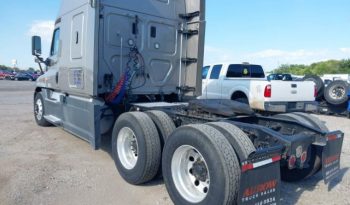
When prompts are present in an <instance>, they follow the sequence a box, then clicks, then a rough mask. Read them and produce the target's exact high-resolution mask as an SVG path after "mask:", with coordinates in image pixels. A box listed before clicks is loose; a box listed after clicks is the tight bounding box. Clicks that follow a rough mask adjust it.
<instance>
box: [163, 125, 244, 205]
mask: <svg viewBox="0 0 350 205" xmlns="http://www.w3.org/2000/svg"><path fill="white" fill-rule="evenodd" d="M162 163H163V177H164V182H165V185H166V188H167V190H168V193H169V195H170V197H171V199H172V201H173V202H174V204H181V205H193V204H196V205H212V204H217V205H226V204H227V205H228V204H234V202H235V201H236V199H237V195H238V190H239V182H240V172H241V170H240V166H239V162H238V159H237V156H236V154H235V152H234V150H233V148H232V147H231V146H230V144H229V142H228V141H227V139H226V138H225V136H223V134H221V133H220V132H219V131H217V130H216V129H214V128H213V127H210V126H208V125H188V126H183V127H180V128H178V129H176V130H175V131H174V132H173V134H172V135H170V137H169V138H168V140H167V141H166V143H165V146H164V151H163V158H162Z"/></svg>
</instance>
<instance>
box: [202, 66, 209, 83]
mask: <svg viewBox="0 0 350 205" xmlns="http://www.w3.org/2000/svg"><path fill="white" fill-rule="evenodd" d="M209 69H210V66H205V67H204V68H203V69H202V80H205V79H207V76H208V72H209Z"/></svg>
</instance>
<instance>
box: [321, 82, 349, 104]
mask: <svg viewBox="0 0 350 205" xmlns="http://www.w3.org/2000/svg"><path fill="white" fill-rule="evenodd" d="M348 90H349V85H348V84H347V83H346V82H344V81H341V80H336V81H333V82H331V83H330V84H329V85H328V86H327V87H326V89H325V91H324V98H325V99H326V101H327V102H328V103H330V104H332V105H341V104H344V103H346V102H347V101H348V98H349V97H348Z"/></svg>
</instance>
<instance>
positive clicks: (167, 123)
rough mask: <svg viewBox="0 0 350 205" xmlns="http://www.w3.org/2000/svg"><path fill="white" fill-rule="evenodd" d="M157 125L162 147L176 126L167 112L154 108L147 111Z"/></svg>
mask: <svg viewBox="0 0 350 205" xmlns="http://www.w3.org/2000/svg"><path fill="white" fill-rule="evenodd" d="M145 113H146V114H147V115H148V116H149V117H150V118H151V119H152V121H153V122H154V124H155V125H156V127H157V130H158V134H159V137H160V142H161V145H162V147H163V146H164V143H165V141H166V139H167V138H168V137H169V136H170V135H171V133H173V132H174V130H175V129H176V126H175V124H174V121H173V120H172V119H171V118H170V117H169V115H167V114H166V113H165V112H162V111H158V110H152V111H147V112H145Z"/></svg>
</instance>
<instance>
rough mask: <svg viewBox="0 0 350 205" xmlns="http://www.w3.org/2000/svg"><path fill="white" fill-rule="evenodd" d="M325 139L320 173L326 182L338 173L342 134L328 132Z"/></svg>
mask: <svg viewBox="0 0 350 205" xmlns="http://www.w3.org/2000/svg"><path fill="white" fill-rule="evenodd" d="M326 139H327V145H326V146H325V147H324V148H323V152H322V175H323V180H324V182H325V183H326V184H327V183H329V182H330V181H332V180H333V179H334V178H336V177H337V176H338V174H339V171H340V155H341V150H342V146H343V140H344V134H343V133H341V132H333V133H330V134H328V135H327V136H326Z"/></svg>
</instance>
